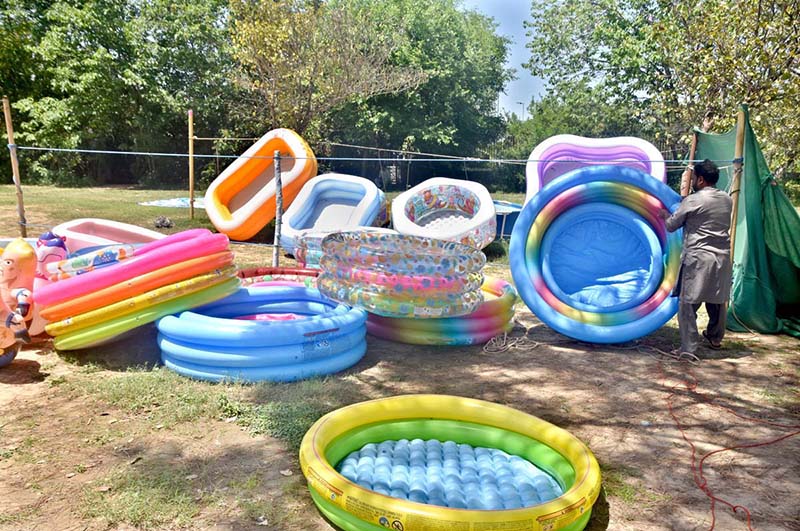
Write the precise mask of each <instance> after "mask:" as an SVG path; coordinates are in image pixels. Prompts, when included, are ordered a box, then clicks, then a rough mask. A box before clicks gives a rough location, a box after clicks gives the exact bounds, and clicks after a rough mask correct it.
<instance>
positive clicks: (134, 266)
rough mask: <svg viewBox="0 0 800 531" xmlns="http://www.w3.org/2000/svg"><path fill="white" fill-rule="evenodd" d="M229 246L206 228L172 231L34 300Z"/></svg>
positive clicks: (50, 299)
mask: <svg viewBox="0 0 800 531" xmlns="http://www.w3.org/2000/svg"><path fill="white" fill-rule="evenodd" d="M226 250H228V237H227V236H225V235H224V234H212V233H211V231H209V230H207V229H191V230H187V231H183V232H179V233H176V234H172V235H170V236H167V237H166V238H163V239H161V240H157V241H154V242H150V243H147V244H144V245H142V246H141V247H138V248H136V250H135V251H134V255H133V257H132V258H128V259H126V260H123V261H122V262H119V263H117V264H114V265H113V266H110V267H104V268H102V269H98V270H95V271H92V272H90V273H87V274H85V275H79V276H76V277H72V278H68V279H65V280H61V281H59V282H55V283H53V284H50V285H48V286H44V287H43V288H42V289H41V290H39V292H37V294H36V299H35V300H36V302H37V303H38V304H41V305H43V306H50V305H53V304H56V303H59V302H63V301H65V300H68V299H73V298H75V297H79V296H82V295H85V294H87V293H91V292H94V291H97V290H100V289H104V288H107V287H109V286H112V285H114V284H119V283H121V282H125V281H127V280H130V279H133V278H135V277H137V276H140V275H144V274H146V273H149V272H152V271H154V270H156V269H160V268H162V267H166V266H169V265H173V264H177V263H179V262H183V261H186V260H191V259H193V258H198V257H201V256H207V255H210V254H213V253H217V252H221V251H226Z"/></svg>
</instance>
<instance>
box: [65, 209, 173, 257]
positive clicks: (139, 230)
mask: <svg viewBox="0 0 800 531" xmlns="http://www.w3.org/2000/svg"><path fill="white" fill-rule="evenodd" d="M51 232H52V233H53V234H56V235H57V236H61V237H63V238H66V239H65V241H64V243H65V244H66V245H67V251H69V252H70V253H76V252H78V251H80V250H81V249H85V248H87V247H106V246H109V245H119V244H123V243H149V242H154V241H157V240H160V239H162V238H164V237H165V235H164V234H161V233H160V232H156V231H154V230H150V229H145V228H144V227H138V226H136V225H131V224H129V223H121V222H119V221H112V220H110V219H100V218H81V219H73V220H72V221H67V222H64V223H61V224H60V225H56V226H55V227H53V230H52V231H51Z"/></svg>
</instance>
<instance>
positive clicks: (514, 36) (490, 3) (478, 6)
mask: <svg viewBox="0 0 800 531" xmlns="http://www.w3.org/2000/svg"><path fill="white" fill-rule="evenodd" d="M463 4H464V6H465V7H466V8H468V9H473V10H475V11H478V12H480V13H483V14H485V15H488V16H490V17H492V18H494V20H495V22H496V23H497V24H498V27H497V33H499V34H500V35H503V36H506V37H509V38H510V39H511V40H512V43H511V45H510V52H511V53H510V54H509V61H508V63H507V64H506V66H508V67H510V68H514V69H515V70H516V71H517V72H516V75H517V79H516V80H514V81H510V82H508V84H507V85H506V93H505V94H501V95H500V108H501V109H503V110H505V111H507V112H513V113H516V114H517V116H521V114H522V112H523V108H527V107H528V104H529V103H530V101H531V99H532V98H533V97H534V96H537V97H538V96H540V95H541V94H542V93H543V90H544V89H543V83H542V80H541V79H538V78H535V77H533V76H532V75H531V73H530V72H529V71H528V70H527V69H526V68H523V66H522V63H524V62H526V61H527V60H528V59H529V54H528V52H527V50H526V49H525V41H526V38H525V28H524V27H523V25H522V23H523V21H524V20H528V19H530V9H531V3H530V0H463ZM520 102H522V103H520ZM525 112H527V111H525ZM521 117H523V118H524V116H521Z"/></svg>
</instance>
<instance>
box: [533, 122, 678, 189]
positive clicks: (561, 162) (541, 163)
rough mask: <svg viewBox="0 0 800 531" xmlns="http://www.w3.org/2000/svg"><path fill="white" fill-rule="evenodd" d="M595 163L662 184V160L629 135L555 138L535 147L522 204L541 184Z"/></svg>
mask: <svg viewBox="0 0 800 531" xmlns="http://www.w3.org/2000/svg"><path fill="white" fill-rule="evenodd" d="M596 164H616V165H620V166H627V167H629V168H634V169H637V170H640V171H643V172H644V173H649V174H650V175H652V176H653V177H655V178H656V179H658V180H660V181H661V182H666V179H667V172H666V166H665V165H664V157H663V156H662V155H661V153H660V152H659V151H658V149H656V147H655V146H654V145H653V144H651V143H650V142H648V141H646V140H643V139H641V138H636V137H632V136H618V137H614V138H586V137H582V136H576V135H556V136H551V137H550V138H548V139H547V140H545V141H543V142H542V143H540V144H539V145H538V146H536V147H535V148H534V149H533V151H532V152H531V155H530V157H529V158H528V164H527V165H526V167H525V178H526V181H527V189H526V194H525V202H526V203H527V202H528V201H530V200H531V198H532V197H533V196H534V195H535V194H536V193H537V192H538V191H539V190H541V189H542V187H543V186H544V185H546V184H547V183H549V182H550V181H552V180H553V179H555V178H556V177H559V176H561V175H564V174H565V173H568V172H570V171H572V170H574V169H577V168H582V167H584V166H593V165H596Z"/></svg>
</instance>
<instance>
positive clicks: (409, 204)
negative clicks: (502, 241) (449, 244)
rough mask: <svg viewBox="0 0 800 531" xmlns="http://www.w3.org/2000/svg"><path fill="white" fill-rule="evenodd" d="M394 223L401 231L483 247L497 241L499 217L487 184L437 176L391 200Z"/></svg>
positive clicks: (397, 229)
mask: <svg viewBox="0 0 800 531" xmlns="http://www.w3.org/2000/svg"><path fill="white" fill-rule="evenodd" d="M392 225H393V227H394V229H395V230H396V231H397V232H399V233H400V234H408V235H411V236H423V237H427V238H436V239H438V240H447V241H453V242H460V243H463V244H465V245H470V246H472V247H475V248H477V249H483V248H484V247H486V246H487V245H489V244H490V243H492V241H494V238H495V231H496V229H497V220H496V219H495V209H494V203H493V202H492V196H491V195H489V191H488V190H487V189H486V187H485V186H483V185H482V184H480V183H477V182H474V181H459V180H456V179H447V178H444V177H434V178H433V179H428V180H427V181H424V182H422V183H420V184H418V185H417V186H414V187H413V188H411V189H409V190H407V191H405V192H403V193H402V194H400V195H398V196H397V197H396V198H395V199H394V201H392Z"/></svg>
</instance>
